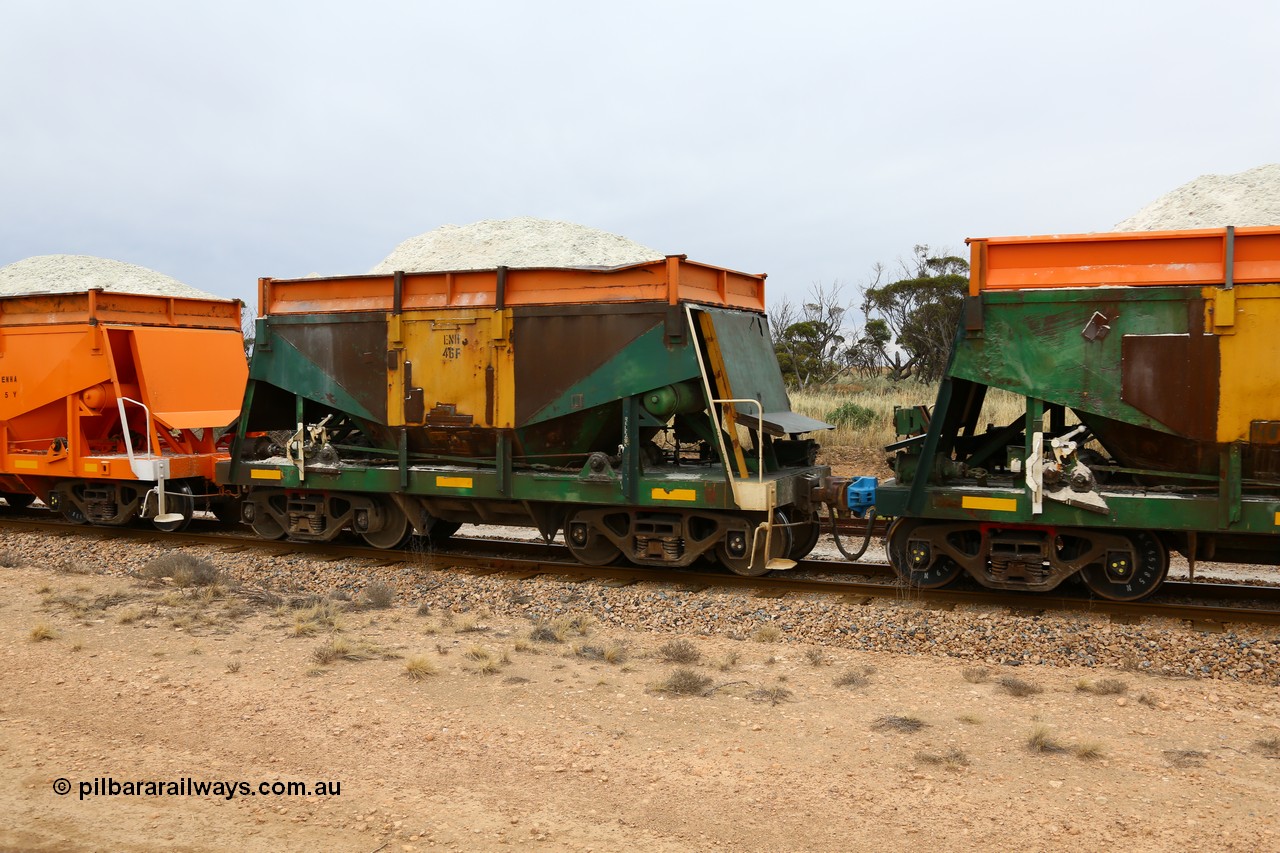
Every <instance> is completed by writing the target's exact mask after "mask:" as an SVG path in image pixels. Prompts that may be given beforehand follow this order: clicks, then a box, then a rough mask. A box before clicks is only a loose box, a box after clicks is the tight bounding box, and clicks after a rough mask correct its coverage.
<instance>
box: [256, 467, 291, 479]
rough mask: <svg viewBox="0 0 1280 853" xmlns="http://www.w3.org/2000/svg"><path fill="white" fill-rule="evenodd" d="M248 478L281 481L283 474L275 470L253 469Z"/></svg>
mask: <svg viewBox="0 0 1280 853" xmlns="http://www.w3.org/2000/svg"><path fill="white" fill-rule="evenodd" d="M249 476H250V477H251V478H253V479H255V480H283V479H284V472H283V471H281V470H279V469H276V468H253V469H250V471H249Z"/></svg>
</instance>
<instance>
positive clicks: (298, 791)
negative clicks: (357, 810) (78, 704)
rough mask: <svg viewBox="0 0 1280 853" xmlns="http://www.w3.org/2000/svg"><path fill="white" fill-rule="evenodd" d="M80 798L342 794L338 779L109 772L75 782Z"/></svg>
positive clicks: (66, 788)
mask: <svg viewBox="0 0 1280 853" xmlns="http://www.w3.org/2000/svg"><path fill="white" fill-rule="evenodd" d="M76 789H77V790H78V791H79V794H80V799H82V800H85V799H88V798H89V797H221V798H222V799H225V800H232V799H235V798H236V797H256V796H265V797H338V796H341V795H342V783H341V782H311V783H307V782H285V781H273V782H258V783H253V782H241V781H238V780H233V781H231V780H228V781H222V780H219V781H207V780H204V779H192V778H191V777H190V776H186V777H183V778H181V779H169V780H156V779H126V780H124V781H118V780H116V779H114V778H112V777H110V776H97V777H94V778H93V779H91V780H82V781H80V782H77V783H76ZM53 791H54V793H55V794H57V795H58V796H66V795H67V794H69V793H71V780H69V779H66V778H58V779H55V780H53Z"/></svg>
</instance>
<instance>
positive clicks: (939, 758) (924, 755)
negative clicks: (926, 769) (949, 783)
mask: <svg viewBox="0 0 1280 853" xmlns="http://www.w3.org/2000/svg"><path fill="white" fill-rule="evenodd" d="M916 761H919V762H920V763H921V764H932V765H934V766H941V767H945V768H946V769H948V770H956V771H959V770H963V769H964V768H966V767H968V766H969V756H967V755H965V753H964V750H962V749H956V748H955V747H952V748H951V749H948V750H947V751H946V752H942V753H936V752H917V753H916Z"/></svg>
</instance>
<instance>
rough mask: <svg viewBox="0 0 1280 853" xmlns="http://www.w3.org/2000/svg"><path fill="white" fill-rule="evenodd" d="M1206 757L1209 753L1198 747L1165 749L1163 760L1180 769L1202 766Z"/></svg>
mask: <svg viewBox="0 0 1280 853" xmlns="http://www.w3.org/2000/svg"><path fill="white" fill-rule="evenodd" d="M1208 757H1209V753H1207V752H1201V751H1200V750H1198V749H1166V750H1165V751H1164V758H1165V761H1168V762H1169V763H1170V764H1172V765H1173V766H1174V767H1178V768H1181V769H1185V768H1187V767H1203V766H1204V761H1205V759H1206V758H1208Z"/></svg>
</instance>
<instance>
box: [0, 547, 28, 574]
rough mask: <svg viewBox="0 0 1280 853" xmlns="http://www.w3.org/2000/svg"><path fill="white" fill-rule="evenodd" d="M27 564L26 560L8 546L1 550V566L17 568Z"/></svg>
mask: <svg viewBox="0 0 1280 853" xmlns="http://www.w3.org/2000/svg"><path fill="white" fill-rule="evenodd" d="M25 565H26V562H25V561H24V560H23V559H22V558H21V557H19V556H18V554H17V553H16V552H14V551H10V550H9V549H8V548H6V549H5V550H3V551H0V568H4V569H17V568H21V567H22V566H25Z"/></svg>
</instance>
